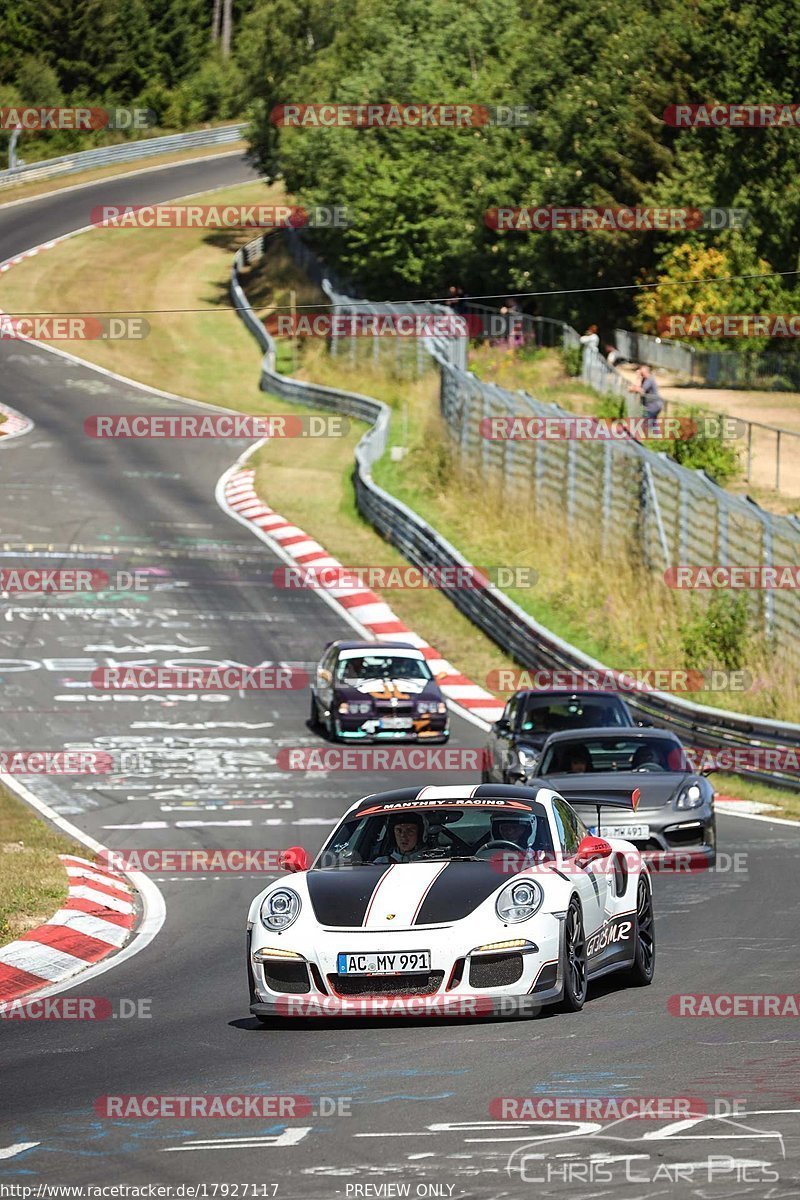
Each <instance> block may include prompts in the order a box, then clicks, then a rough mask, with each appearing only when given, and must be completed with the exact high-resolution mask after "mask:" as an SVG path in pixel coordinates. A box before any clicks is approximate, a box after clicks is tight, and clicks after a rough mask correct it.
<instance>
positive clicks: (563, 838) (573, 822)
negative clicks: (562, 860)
mask: <svg viewBox="0 0 800 1200" xmlns="http://www.w3.org/2000/svg"><path fill="white" fill-rule="evenodd" d="M553 813H554V815H555V819H556V828H557V829H558V840H559V841H560V842H561V849H562V850H563V852H564V855H565V856H566V857H567V858H571V857H572V855H573V854H576V853H577V850H578V846H579V845H580V843H581V839H582V838H584V837H585V836H586V832H587V830H586V826H585V825H584V823H583V821H581V819H580V817H579V816H578V815H577V813H575V812H574V811H573V809H571V808H570V806H569V805H568V804H565V803H564V801H563V800H554V801H553Z"/></svg>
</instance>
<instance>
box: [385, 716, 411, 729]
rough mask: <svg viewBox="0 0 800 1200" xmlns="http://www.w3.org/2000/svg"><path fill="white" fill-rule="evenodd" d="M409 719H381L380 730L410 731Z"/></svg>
mask: <svg viewBox="0 0 800 1200" xmlns="http://www.w3.org/2000/svg"><path fill="white" fill-rule="evenodd" d="M413 724H414V722H413V721H412V719H411V717H381V726H380V727H381V729H411V728H412V727H413Z"/></svg>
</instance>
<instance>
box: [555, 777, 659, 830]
mask: <svg viewBox="0 0 800 1200" xmlns="http://www.w3.org/2000/svg"><path fill="white" fill-rule="evenodd" d="M641 796H642V793H641V792H640V790H639V788H634V789H633V791H632V792H625V793H622V792H620V793H618V794H617V795H616V796H602V797H599V796H597V794H595V795H594V796H592V795H590V794H588V793H587V794H586V795H582V796H581V795H579V796H565V797H564V798H565V800H566V801H567V802H568V803H569V804H574V805H576V806H577V805H582V804H586V805H591V807H592V808H594V809H596V811H597V835H598V837H599V836H601V830H600V809H601V808H624V809H627V811H628V812H636V809H637V808H638V807H639V801H640V799H641Z"/></svg>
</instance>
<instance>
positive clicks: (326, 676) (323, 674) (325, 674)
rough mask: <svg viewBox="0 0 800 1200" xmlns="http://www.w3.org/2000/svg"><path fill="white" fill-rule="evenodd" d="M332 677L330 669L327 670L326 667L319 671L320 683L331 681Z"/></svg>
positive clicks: (318, 679) (318, 678)
mask: <svg viewBox="0 0 800 1200" xmlns="http://www.w3.org/2000/svg"><path fill="white" fill-rule="evenodd" d="M331 678H332V676H331V673H330V671H327V670H326V669H325V668H324V667H320V669H319V670H318V671H317V681H318V682H319V683H330V681H331Z"/></svg>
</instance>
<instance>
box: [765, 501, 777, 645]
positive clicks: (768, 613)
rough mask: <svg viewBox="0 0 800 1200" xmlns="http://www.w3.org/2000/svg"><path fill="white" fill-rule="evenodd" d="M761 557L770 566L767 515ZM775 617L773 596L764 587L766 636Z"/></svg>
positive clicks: (770, 551)
mask: <svg viewBox="0 0 800 1200" xmlns="http://www.w3.org/2000/svg"><path fill="white" fill-rule="evenodd" d="M762 530H763V533H762V546H763V550H762V557H763V562H764V566H765V567H771V566H772V522H771V520H770V519H769V517H765V518H764V522H763V525H762ZM774 619H775V598H774V596H773V594H772V589H771V588H764V633H765V634H766V635H767V637H771V636H772V629H773V625H774Z"/></svg>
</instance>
